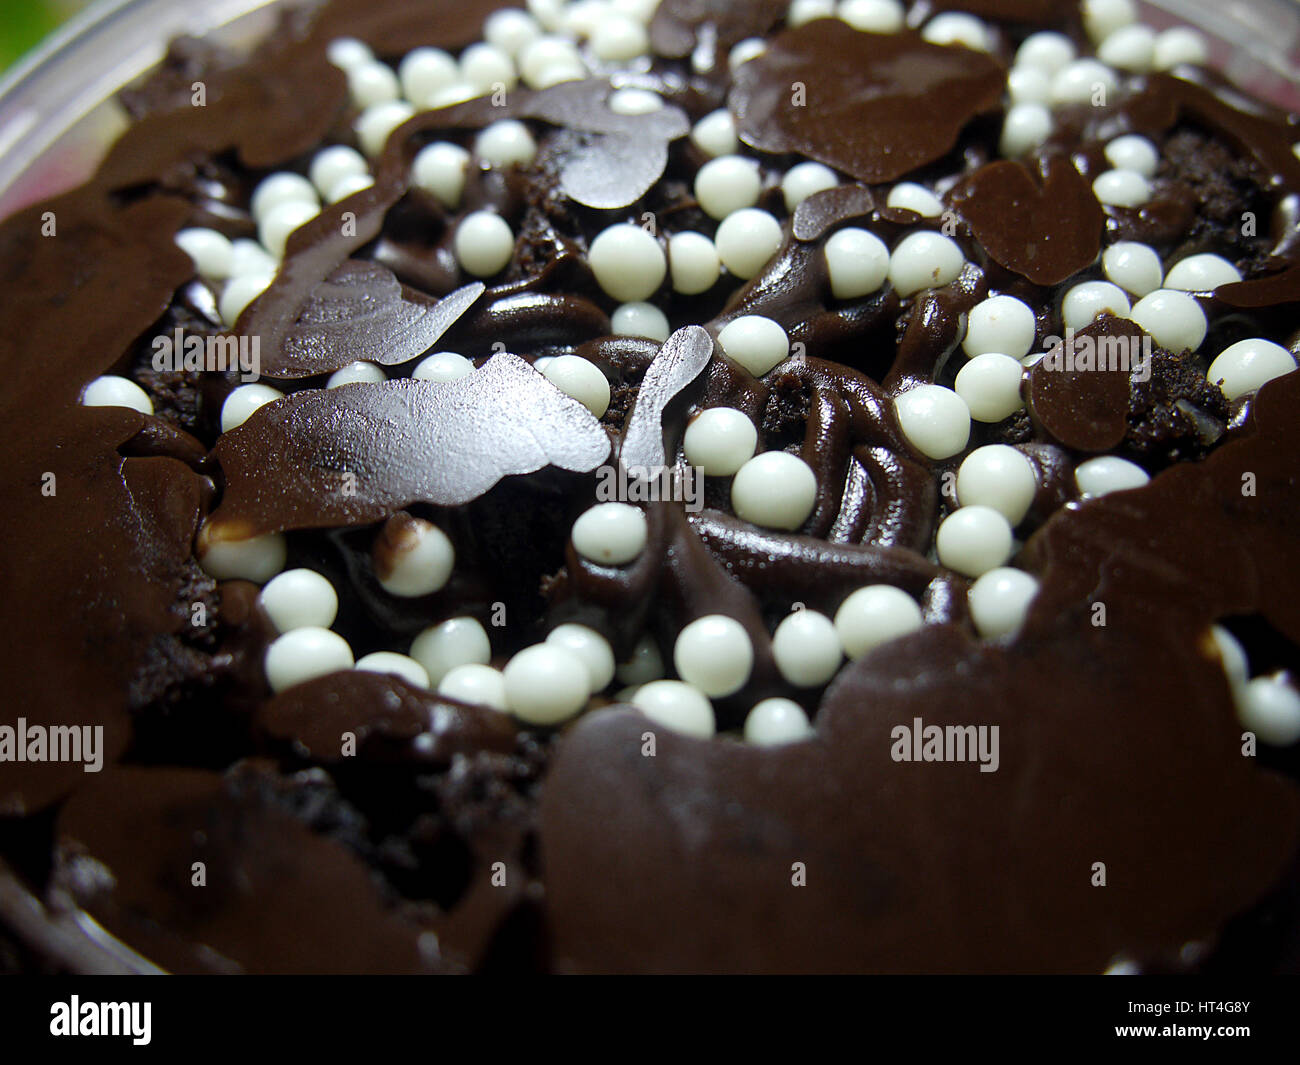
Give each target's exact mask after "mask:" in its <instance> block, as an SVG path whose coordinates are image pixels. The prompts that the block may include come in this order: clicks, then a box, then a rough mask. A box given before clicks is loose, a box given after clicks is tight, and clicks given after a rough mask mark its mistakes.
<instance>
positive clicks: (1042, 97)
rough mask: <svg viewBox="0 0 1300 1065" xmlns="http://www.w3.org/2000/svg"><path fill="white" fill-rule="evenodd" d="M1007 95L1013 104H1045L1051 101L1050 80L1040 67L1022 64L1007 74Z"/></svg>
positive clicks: (1049, 76) (1048, 75)
mask: <svg viewBox="0 0 1300 1065" xmlns="http://www.w3.org/2000/svg"><path fill="white" fill-rule="evenodd" d="M1007 95H1008V96H1009V97H1011V102H1012V103H1013V104H1047V103H1050V102H1051V99H1052V78H1051V75H1050V74H1048V72H1047V71H1046V70H1044V69H1043V68H1042V67H1034V66H1029V65H1027V64H1022V65H1020V66H1015V67H1012V68H1011V72H1010V73H1009V74H1007Z"/></svg>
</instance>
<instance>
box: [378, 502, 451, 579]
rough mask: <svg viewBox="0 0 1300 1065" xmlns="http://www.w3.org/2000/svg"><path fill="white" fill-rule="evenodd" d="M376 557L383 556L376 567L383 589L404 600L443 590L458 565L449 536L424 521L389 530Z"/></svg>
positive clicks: (410, 522)
mask: <svg viewBox="0 0 1300 1065" xmlns="http://www.w3.org/2000/svg"><path fill="white" fill-rule="evenodd" d="M376 553H377V554H379V555H380V556H381V560H380V561H379V562H378V563H377V564H376V566H375V577H376V578H377V579H378V581H379V584H380V586H381V587H382V588H383V589H384V591H386V592H387V593H388V594H389V595H394V596H398V597H399V598H403V599H414V598H417V597H419V596H424V595H432V594H433V593H434V592H436V591H438V590H439V589H441V588H442V587H443V585H445V584H446V583H447V580H448V578H450V577H451V571H452V567H453V566H454V565H455V563H456V549H455V547H453V546H452V542H451V540H449V539H448V538H447V534H446V533H445V532H443V531H442V530H441V529H440V528H438V526H436V525H434V524H433V523H432V522H428V521H425V520H424V519H423V518H412V519H410V520H409V521H406V522H404V523H402V524H401V525H400V526H389V527H388V528H386V529H385V531H384V533H383V534H381V541H380V549H379V550H378V551H377V552H376Z"/></svg>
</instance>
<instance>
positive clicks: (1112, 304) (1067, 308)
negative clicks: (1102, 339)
mask: <svg viewBox="0 0 1300 1065" xmlns="http://www.w3.org/2000/svg"><path fill="white" fill-rule="evenodd" d="M1131 309H1132V308H1131V307H1130V305H1129V301H1128V296H1127V295H1125V293H1124V290H1123V289H1122V288H1120V287H1119V286H1118V285H1113V284H1111V283H1110V282H1109V281H1084V282H1082V283H1081V284H1078V285H1075V286H1074V287H1073V288H1071V289H1069V290H1068V291H1067V292H1066V293H1065V298H1064V299H1063V300H1062V301H1061V318H1062V320H1063V321H1064V322H1065V326H1066V328H1067V329H1082V328H1083V327H1084V326H1086V325H1091V324H1092V323H1093V322H1094V321H1095V320H1096V318H1097V316H1098V315H1099V314H1103V313H1105V314H1113V315H1117V316H1118V317H1120V318H1126V317H1128V314H1129V312H1130V310H1131Z"/></svg>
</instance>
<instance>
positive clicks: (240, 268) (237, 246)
mask: <svg viewBox="0 0 1300 1065" xmlns="http://www.w3.org/2000/svg"><path fill="white" fill-rule="evenodd" d="M279 266H280V264H279V263H277V262H276V261H275V260H274V259H272V258H271V256H270V255H268V254H267V252H266V249H265V248H264V247H262V245H260V244H259V243H257V241H255V240H249V239H248V238H247V237H240V238H239V239H238V240H235V241H231V244H230V276H231V278H236V277H244V276H245V275H248V274H263V275H269V274H274V273H275V271H276V270H277V269H278V268H279Z"/></svg>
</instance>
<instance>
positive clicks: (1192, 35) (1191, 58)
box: [1155, 26, 1210, 70]
mask: <svg viewBox="0 0 1300 1065" xmlns="http://www.w3.org/2000/svg"><path fill="white" fill-rule="evenodd" d="M1209 58H1210V46H1209V45H1208V44H1207V43H1206V40H1205V37H1204V35H1203V34H1200V33H1197V32H1196V30H1194V29H1192V28H1191V27H1189V26H1174V27H1172V28H1171V29H1167V30H1165V31H1164V32H1163V33H1161V34H1160V35H1159V36H1158V37H1156V49H1155V68H1156V69H1157V70H1172V69H1173V68H1174V67H1176V66H1180V65H1182V64H1183V63H1188V64H1190V65H1192V66H1203V65H1204V64H1205V63H1206V62H1207V61H1208V60H1209Z"/></svg>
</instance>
